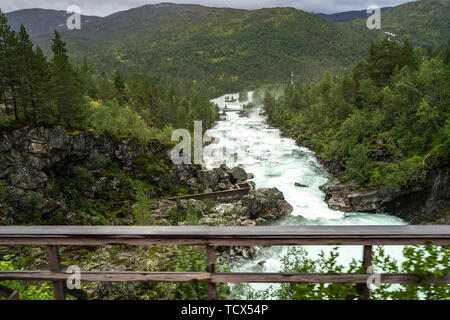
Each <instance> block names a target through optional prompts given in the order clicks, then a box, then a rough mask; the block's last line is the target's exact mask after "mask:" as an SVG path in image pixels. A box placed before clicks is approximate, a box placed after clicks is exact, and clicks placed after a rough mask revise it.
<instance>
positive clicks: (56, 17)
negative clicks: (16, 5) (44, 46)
mask: <svg viewBox="0 0 450 320" xmlns="http://www.w3.org/2000/svg"><path fill="white" fill-rule="evenodd" d="M70 15H71V14H68V13H67V12H66V11H64V10H50V9H37V8H36V9H23V10H17V11H12V12H8V13H6V17H7V18H8V21H9V24H10V26H11V28H12V29H13V30H14V31H19V30H20V25H21V24H23V26H24V27H25V29H26V30H27V33H28V34H29V35H30V37H31V38H34V37H36V36H39V35H43V34H53V31H54V30H57V31H65V30H67V26H66V21H67V18H68V17H69V16H70ZM99 19H101V18H100V17H96V16H85V15H82V16H81V23H82V24H85V23H89V22H94V21H98V20H99Z"/></svg>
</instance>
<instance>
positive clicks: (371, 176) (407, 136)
mask: <svg viewBox="0 0 450 320" xmlns="http://www.w3.org/2000/svg"><path fill="white" fill-rule="evenodd" d="M449 60H450V48H449V45H447V46H445V47H441V48H438V49H435V50H432V49H428V50H426V51H424V50H423V49H422V48H420V47H418V48H416V49H413V48H412V47H411V46H410V45H409V44H408V42H406V43H405V44H404V45H400V44H399V43H398V42H396V41H390V40H388V39H384V40H383V41H381V42H380V43H377V44H374V43H372V45H371V48H370V53H369V56H368V57H367V58H366V59H365V60H364V61H361V62H360V63H358V64H357V65H356V66H355V67H354V68H353V70H352V72H351V73H350V74H346V75H338V76H335V77H332V76H330V75H329V74H327V75H325V76H324V77H323V79H322V80H321V81H319V82H317V83H314V84H310V85H303V86H298V87H292V86H288V87H287V88H286V89H285V92H284V95H283V96H282V97H281V98H278V99H275V98H273V97H272V96H271V95H270V94H268V95H266V97H265V101H264V104H265V111H266V113H267V115H268V118H269V121H270V122H271V123H272V124H274V125H276V126H280V127H282V128H283V129H284V130H285V131H286V132H287V134H289V135H291V136H293V137H295V138H297V139H299V140H300V141H301V143H303V144H305V145H307V146H309V147H311V148H312V149H314V150H315V151H316V152H317V153H318V154H319V155H321V156H322V157H324V158H326V159H328V160H330V159H333V160H337V161H338V162H339V163H341V164H342V165H343V169H342V170H341V174H342V178H343V179H344V180H350V179H356V180H358V181H360V182H361V183H364V184H366V185H373V186H385V187H398V186H401V185H403V184H405V183H406V182H408V181H410V179H412V178H414V177H417V174H418V173H419V172H423V170H421V169H423V168H425V169H426V167H427V166H428V165H429V163H430V162H432V159H434V160H435V161H438V162H440V160H444V161H445V160H448V159H449V158H450V120H449V105H450V66H449Z"/></svg>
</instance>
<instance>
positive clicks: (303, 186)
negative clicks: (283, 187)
mask: <svg viewBox="0 0 450 320" xmlns="http://www.w3.org/2000/svg"><path fill="white" fill-rule="evenodd" d="M295 186H296V187H300V188H308V186H307V185H306V184H301V183H299V182H296V183H295Z"/></svg>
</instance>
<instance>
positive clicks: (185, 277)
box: [0, 271, 450, 284]
mask: <svg viewBox="0 0 450 320" xmlns="http://www.w3.org/2000/svg"><path fill="white" fill-rule="evenodd" d="M70 275H71V274H69V273H65V272H61V271H60V272H54V271H0V280H33V281H39V280H41V281H42V280H45V281H65V280H67V279H68V277H69V276H70ZM80 275H81V281H101V282H136V281H155V282H194V281H199V282H209V281H211V282H212V283H283V282H284V283H366V282H367V279H368V277H370V276H371V274H358V273H355V274H348V273H339V274H333V273H318V274H317V273H249V272H244V273H242V272H241V273H214V274H210V273H208V272H125V271H109V272H106V271H105V272H103V271H82V272H81V273H80ZM418 281H420V278H419V277H418V276H416V275H412V274H385V273H383V274H380V282H381V283H383V284H395V283H399V284H417V283H418ZM426 283H430V284H449V283H450V274H447V275H444V276H439V277H436V278H430V279H428V280H427V281H426Z"/></svg>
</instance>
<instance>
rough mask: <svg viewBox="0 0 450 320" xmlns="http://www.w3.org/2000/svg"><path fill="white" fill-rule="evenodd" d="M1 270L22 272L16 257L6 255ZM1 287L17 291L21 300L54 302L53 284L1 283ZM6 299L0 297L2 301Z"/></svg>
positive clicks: (9, 281) (1, 261)
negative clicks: (15, 260)
mask: <svg viewBox="0 0 450 320" xmlns="http://www.w3.org/2000/svg"><path fill="white" fill-rule="evenodd" d="M0 270H3V271H8V270H10V271H13V270H22V269H21V268H19V267H18V266H17V264H16V263H15V262H14V255H13V254H9V255H5V256H3V257H2V258H1V259H0ZM0 284H1V285H3V286H5V287H8V288H10V289H12V290H15V291H17V292H18V293H19V297H20V299H21V300H53V299H54V295H53V285H52V284H51V283H46V282H43V283H40V282H35V281H33V282H24V281H11V280H8V281H1V282H0ZM2 299H5V298H4V297H1V296H0V300H2Z"/></svg>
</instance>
